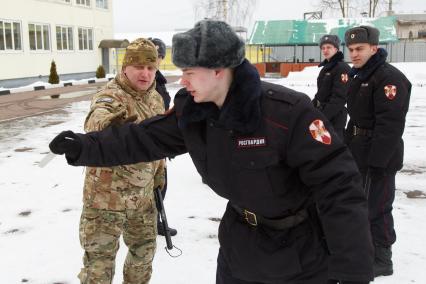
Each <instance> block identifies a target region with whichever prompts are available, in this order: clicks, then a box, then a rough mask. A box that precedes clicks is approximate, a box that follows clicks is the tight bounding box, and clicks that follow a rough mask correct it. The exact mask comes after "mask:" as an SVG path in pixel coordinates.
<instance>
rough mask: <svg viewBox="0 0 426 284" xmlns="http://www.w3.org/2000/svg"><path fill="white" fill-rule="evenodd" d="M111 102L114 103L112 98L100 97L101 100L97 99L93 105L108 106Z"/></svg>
mask: <svg viewBox="0 0 426 284" xmlns="http://www.w3.org/2000/svg"><path fill="white" fill-rule="evenodd" d="M112 102H114V100H113V99H112V98H109V97H102V98H99V99H97V100H96V102H95V103H97V104H98V103H108V104H110V103H112Z"/></svg>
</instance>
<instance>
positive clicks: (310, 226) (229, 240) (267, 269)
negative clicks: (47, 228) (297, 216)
mask: <svg viewBox="0 0 426 284" xmlns="http://www.w3.org/2000/svg"><path fill="white" fill-rule="evenodd" d="M174 105H175V107H174V108H173V109H172V110H171V111H170V112H168V113H167V114H166V115H165V116H160V117H157V118H154V119H152V120H151V121H148V122H146V123H143V124H126V125H125V126H122V127H120V128H116V127H111V128H108V129H106V130H105V131H103V132H92V133H88V134H87V135H83V134H78V135H79V136H80V137H81V139H82V142H83V148H82V152H81V155H80V157H79V158H78V159H77V160H75V161H70V160H69V162H70V163H71V164H74V165H91V166H107V165H108V166H112V165H118V164H132V163H135V162H137V161H151V160H157V159H162V158H164V157H168V156H176V155H179V154H183V153H186V152H189V154H190V156H191V158H192V160H193V162H194V164H195V166H196V168H197V170H198V172H199V174H200V175H201V176H202V178H203V180H204V181H205V182H206V183H207V184H208V185H209V186H210V187H211V188H212V189H213V190H214V191H215V192H216V193H217V194H219V195H220V196H222V197H224V198H226V199H228V200H229V201H230V203H232V204H236V205H239V206H240V207H242V208H246V209H248V210H249V211H252V212H255V213H256V214H258V215H262V216H264V217H267V218H282V217H285V216H287V215H292V214H294V213H295V212H298V211H299V210H301V209H303V208H312V207H314V208H315V210H311V211H314V213H313V214H312V215H311V216H310V218H309V219H308V220H306V222H305V223H303V224H302V225H299V226H297V227H295V228H292V229H289V230H283V231H278V230H274V229H269V228H266V227H262V226H259V227H253V226H251V225H249V224H247V223H245V222H244V220H243V218H241V217H240V216H239V215H238V214H237V213H236V212H235V211H234V209H232V208H231V206H229V204H228V207H227V210H226V212H225V214H224V216H223V218H222V221H221V225H220V228H219V241H220V245H221V250H222V251H223V253H224V256H225V257H226V259H227V262H228V263H229V265H230V267H231V269H232V273H233V275H234V276H235V277H237V278H240V279H245V280H248V281H259V282H265V283H277V281H280V280H281V283H282V280H283V279H297V278H298V277H300V276H301V275H305V277H306V274H307V273H308V271H311V272H312V271H314V269H315V268H317V267H318V266H320V265H324V263H325V265H327V262H328V266H329V272H328V273H329V276H330V278H331V279H345V280H371V279H372V275H373V273H372V254H373V248H372V244H371V237H370V232H369V225H368V217H367V206H366V200H365V197H364V194H363V192H362V189H361V181H360V180H361V178H360V175H359V172H358V170H357V166H356V164H355V162H354V161H353V158H352V156H351V155H350V153H349V151H348V150H347V148H346V147H345V145H344V144H343V143H342V142H341V140H340V139H337V138H336V134H335V133H334V132H333V131H329V132H328V131H327V130H326V128H327V129H329V128H330V124H329V122H327V121H326V119H325V117H324V116H323V114H322V113H321V112H319V111H318V110H316V109H315V108H314V107H313V106H312V103H311V101H310V99H309V98H308V97H307V96H306V95H304V94H301V93H297V92H295V91H293V90H290V89H287V88H285V87H282V86H278V85H274V84H270V83H265V82H262V83H261V81H260V78H259V75H258V73H257V71H256V69H255V68H254V67H253V66H252V65H251V64H250V63H249V62H248V61H245V62H243V63H242V64H241V65H240V66H238V67H237V68H236V69H235V72H234V79H233V84H232V86H231V88H230V91H229V93H228V96H227V98H226V100H225V102H224V105H223V107H222V108H221V109H220V110H219V109H218V108H217V107H216V105H215V104H213V103H195V102H194V101H193V98H192V97H191V96H190V95H189V94H188V93H187V92H186V90H185V89H182V90H180V91H179V92H178V93H177V94H176V96H175V101H174ZM321 123H324V124H325V128H322V127H321ZM315 137H316V138H315ZM330 137H331V138H330ZM317 139H319V140H317ZM330 139H331V140H330ZM321 141H322V142H321ZM317 212H318V213H317ZM316 214H318V216H319V218H320V219H321V223H322V227H323V232H324V235H325V238H326V241H327V245H328V249H329V252H330V256H329V257H328V256H327V255H326V249H325V248H324V246H323V245H322V242H321V237H322V236H321V233H320V227H319V226H318V223H315V221H314V219H315V218H316V217H317V216H315V215H316ZM299 228H301V229H299Z"/></svg>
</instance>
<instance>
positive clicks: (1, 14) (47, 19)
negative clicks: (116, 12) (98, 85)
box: [0, 0, 113, 80]
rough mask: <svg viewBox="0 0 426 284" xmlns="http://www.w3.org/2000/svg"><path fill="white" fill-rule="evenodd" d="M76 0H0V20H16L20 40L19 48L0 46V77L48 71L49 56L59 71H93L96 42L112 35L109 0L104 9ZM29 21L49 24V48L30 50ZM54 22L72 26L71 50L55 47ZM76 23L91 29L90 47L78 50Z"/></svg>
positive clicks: (96, 62) (97, 60) (98, 51)
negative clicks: (91, 46) (89, 48)
mask: <svg viewBox="0 0 426 284" xmlns="http://www.w3.org/2000/svg"><path fill="white" fill-rule="evenodd" d="M76 1H77V0H70V3H65V1H61V0H0V4H1V5H0V6H1V9H0V21H2V20H3V21H5V20H6V21H18V22H20V24H21V43H22V49H21V50H12V51H11V50H0V62H1V66H2V68H0V80H5V79H16V78H25V77H34V76H40V75H41V76H45V75H48V74H49V70H50V63H51V61H52V60H55V62H56V66H57V71H58V74H59V75H61V74H70V73H85V72H95V71H96V68H97V67H98V66H99V65H101V64H102V55H101V49H100V48H98V45H99V42H100V41H101V40H103V39H112V38H113V15H112V0H108V2H107V4H108V9H103V8H97V7H96V0H91V1H90V2H91V3H90V4H91V7H86V6H80V5H77V4H76ZM30 23H35V24H43V25H44V24H47V25H48V26H49V34H50V50H37V51H35V50H30V37H29V26H28V24H30ZM57 25H61V26H68V27H72V29H73V31H72V32H73V46H74V49H73V50H66V51H65V50H64V51H61V50H58V49H57V41H56V26H57ZM79 27H80V28H91V29H92V30H93V50H79V41H78V40H79V38H78V28H79ZM112 60H113V58H112V56H111V53H110V62H111V61H112ZM93 74H94V73H93Z"/></svg>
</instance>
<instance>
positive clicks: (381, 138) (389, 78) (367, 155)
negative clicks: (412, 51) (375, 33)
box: [345, 48, 411, 171]
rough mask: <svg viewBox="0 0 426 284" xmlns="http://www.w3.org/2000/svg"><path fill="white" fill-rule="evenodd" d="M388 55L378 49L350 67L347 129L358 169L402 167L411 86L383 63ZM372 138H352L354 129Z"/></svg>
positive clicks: (348, 140) (402, 75)
mask: <svg viewBox="0 0 426 284" xmlns="http://www.w3.org/2000/svg"><path fill="white" fill-rule="evenodd" d="M386 57H387V52H386V50H384V49H381V48H379V49H378V51H377V53H376V54H375V55H373V56H372V57H371V58H370V59H369V61H367V63H366V64H365V65H364V66H363V67H362V68H360V69H355V68H353V69H352V70H351V76H353V77H354V78H353V79H352V80H351V82H350V86H349V93H348V112H349V116H350V120H349V123H348V127H347V130H346V135H345V136H346V139H347V143H348V146H349V148H350V149H351V151H352V154H353V155H354V158H355V160H356V162H357V164H358V166H359V168H360V170H364V169H366V168H368V167H376V168H382V169H386V170H388V171H397V170H400V169H401V168H402V162H403V157H404V144H403V140H402V134H403V132H404V126H405V116H406V114H407V111H408V106H409V102H410V93H411V83H410V81H408V79H407V78H406V77H405V76H404V74H402V73H401V71H399V70H398V69H397V68H395V67H394V66H392V65H390V64H389V63H387V62H386ZM354 126H357V127H360V128H363V129H368V130H371V131H372V135H357V136H353V127H354Z"/></svg>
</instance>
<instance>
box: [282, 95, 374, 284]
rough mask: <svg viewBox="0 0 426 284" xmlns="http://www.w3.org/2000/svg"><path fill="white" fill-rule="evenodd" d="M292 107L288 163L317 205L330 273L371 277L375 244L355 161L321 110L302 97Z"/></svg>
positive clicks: (331, 275) (332, 276) (339, 276)
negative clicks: (295, 105) (328, 256)
mask: <svg viewBox="0 0 426 284" xmlns="http://www.w3.org/2000/svg"><path fill="white" fill-rule="evenodd" d="M294 112H295V114H294V115H293V116H292V122H291V123H290V124H291V126H290V127H289V129H291V131H292V133H291V134H290V136H289V137H291V139H290V140H289V141H288V151H287V154H288V164H289V165H290V166H291V167H294V168H297V169H298V171H299V175H300V177H301V180H302V181H303V183H304V184H306V186H307V187H308V188H309V189H310V191H311V192H312V196H313V199H314V201H315V203H316V205H317V209H318V215H319V217H320V220H321V223H322V225H323V230H324V234H325V238H326V242H327V245H328V248H329V251H330V259H329V271H328V274H329V278H330V279H341V280H349V281H370V280H372V279H373V271H372V267H373V246H372V240H371V235H370V229H369V221H368V207H367V201H366V198H365V195H364V193H363V190H362V185H361V176H360V174H359V172H358V169H357V165H356V164H355V162H354V160H353V158H352V156H351V154H350V153H349V151H348V149H347V148H346V146H345V145H344V144H343V142H342V141H341V140H340V139H339V138H338V137H337V135H336V134H334V132H333V131H329V130H330V128H332V126H331V124H330V123H329V122H328V121H327V119H325V117H324V115H323V114H322V113H321V112H320V111H318V110H316V109H314V108H313V107H312V106H311V105H310V104H309V102H306V103H300V105H299V106H298V110H297V112H296V111H294ZM321 125H323V126H324V127H321Z"/></svg>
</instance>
